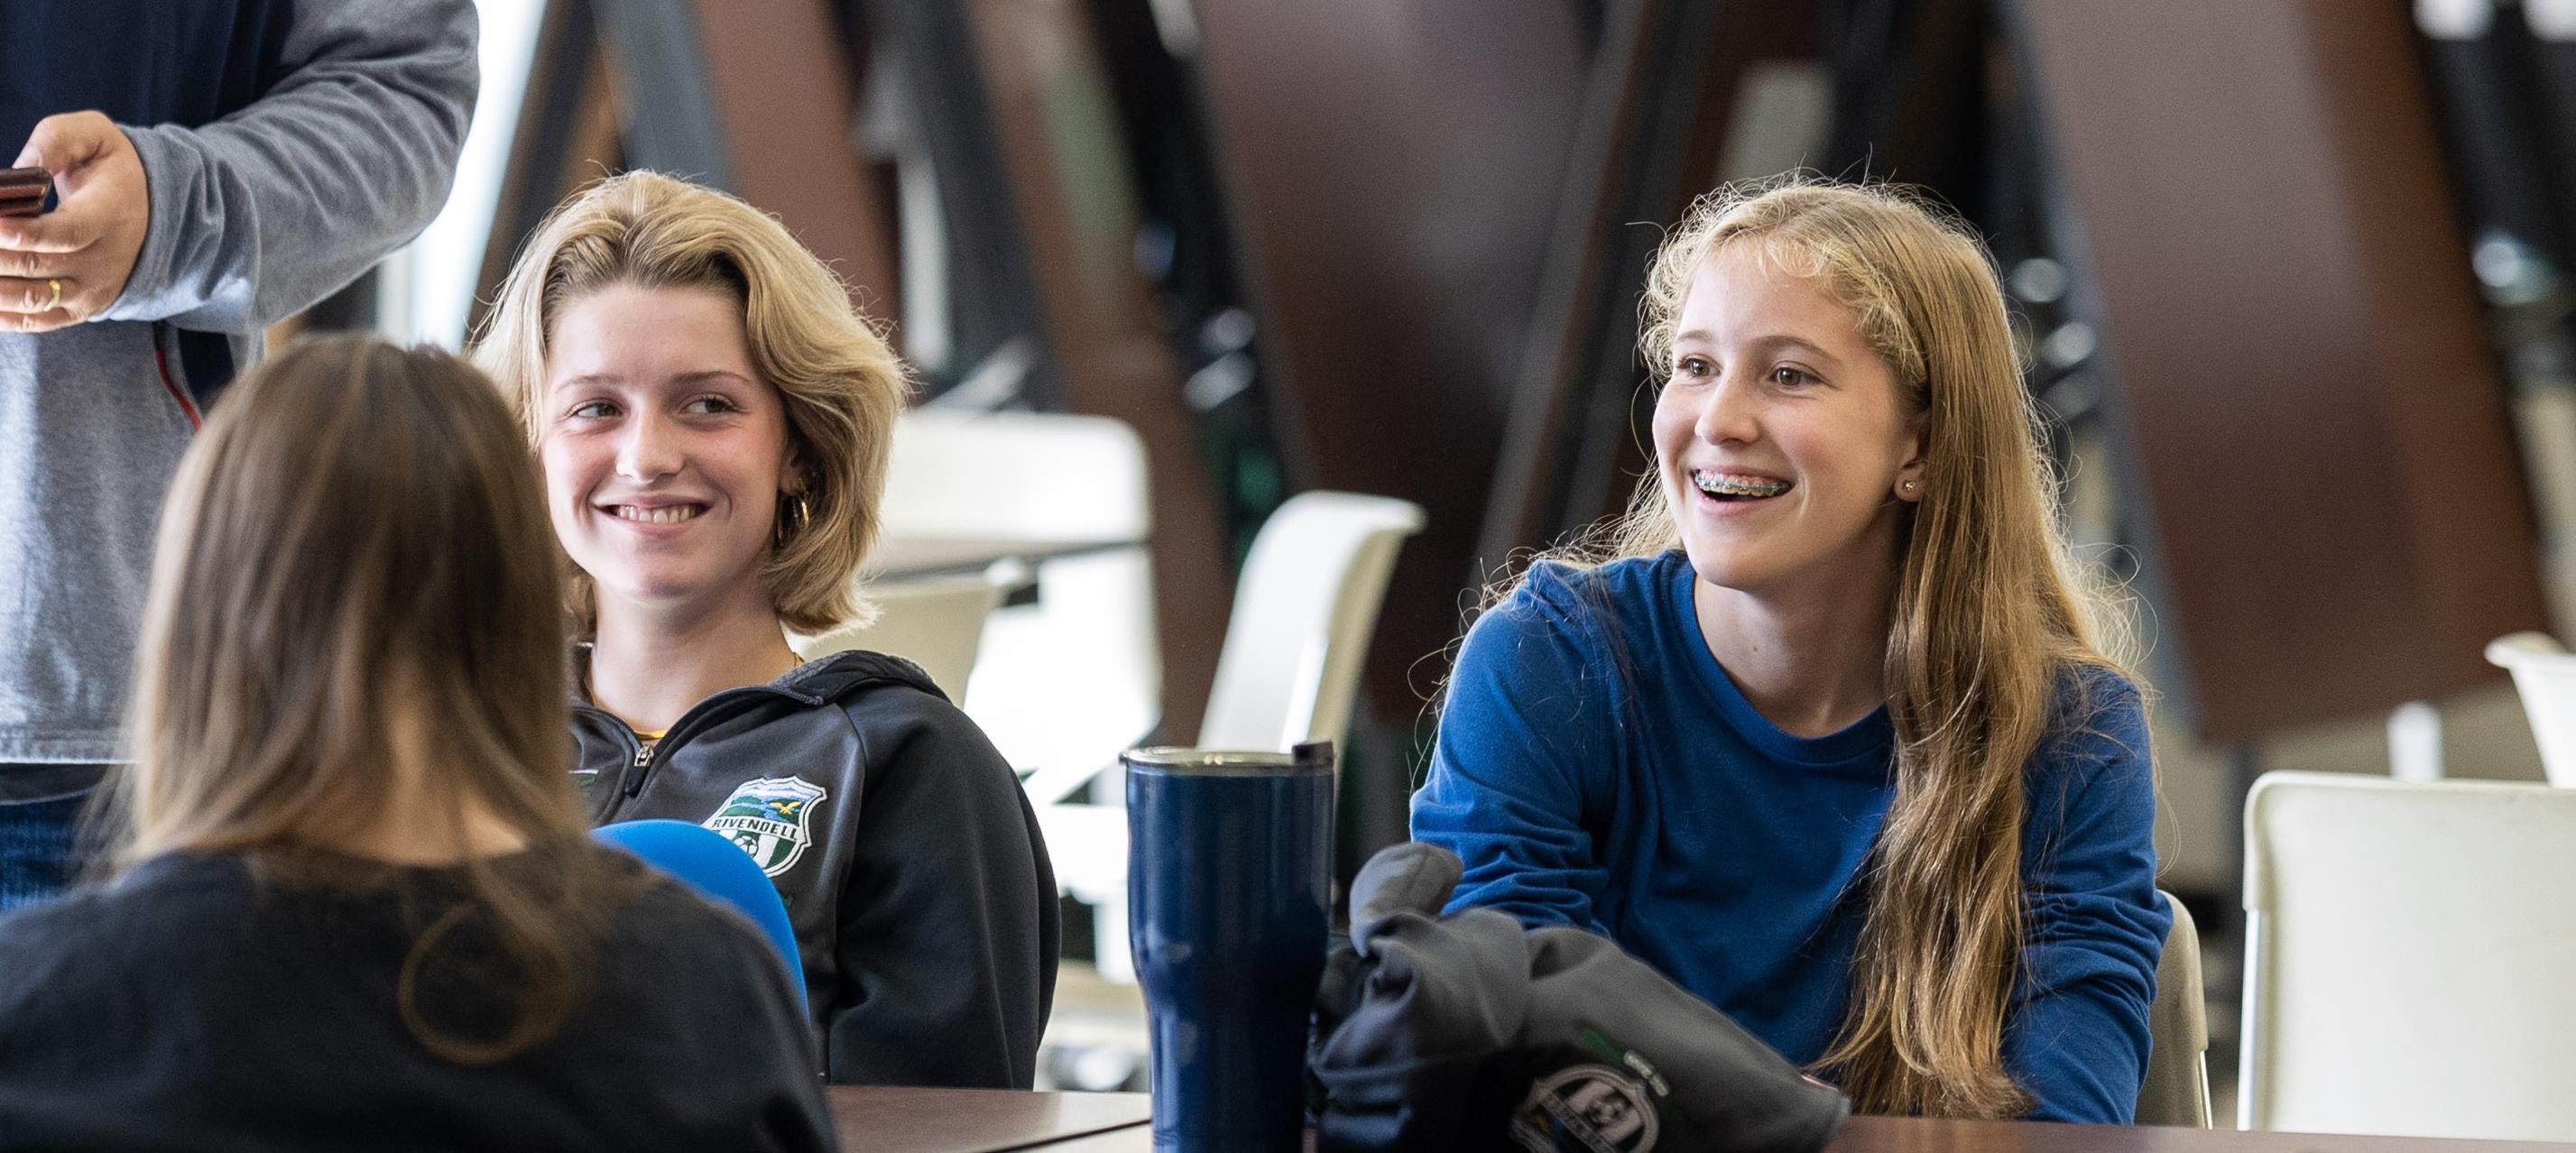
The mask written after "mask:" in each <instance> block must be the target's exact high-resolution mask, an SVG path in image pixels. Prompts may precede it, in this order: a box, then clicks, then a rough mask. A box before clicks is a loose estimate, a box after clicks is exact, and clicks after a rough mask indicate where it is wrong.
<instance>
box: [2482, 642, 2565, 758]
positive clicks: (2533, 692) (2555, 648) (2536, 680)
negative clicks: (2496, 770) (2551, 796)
mask: <svg viewBox="0 0 2576 1153" xmlns="http://www.w3.org/2000/svg"><path fill="white" fill-rule="evenodd" d="M2487 661H2488V662H2489V663H2491V664H2495V665H2499V666H2501V667H2503V668H2505V669H2507V670H2509V671H2511V672H2512V673H2513V688H2514V691H2515V692H2516V693H2518V694H2520V695H2521V697H2522V711H2523V712H2524V713H2525V714H2527V715H2528V716H2530V718H2531V735H2532V737H2533V739H2535V740H2537V741H2539V742H2540V767H2541V769H2542V770H2543V771H2545V772H2547V773H2548V774H2549V783H2550V784H2553V785H2556V786H2558V787H2560V788H2562V789H2576V653H2569V652H2568V651H2567V648H2566V646H2564V645H2561V644H2559V643H2558V641H2557V640H2556V639H2554V638H2552V637H2551V636H2550V635H2549V634H2547V633H2514V634H2511V635H2509V636H2501V637H2497V638H2496V639H2495V640H2493V641H2490V642H2488V644H2487Z"/></svg>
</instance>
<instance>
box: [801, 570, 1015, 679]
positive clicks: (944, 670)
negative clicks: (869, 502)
mask: <svg viewBox="0 0 2576 1153" xmlns="http://www.w3.org/2000/svg"><path fill="white" fill-rule="evenodd" d="M996 567H997V568H1002V567H1009V568H1016V567H1017V566H1014V565H1009V563H1008V562H1005V563H1004V565H999V566H996ZM1011 583H1012V579H1011V577H1010V576H1008V575H1007V574H997V573H987V574H968V575H964V576H947V577H917V578H914V579H911V580H901V581H884V582H876V583H870V584H867V585H864V586H862V589H861V591H862V592H863V593H864V594H865V595H866V597H867V598H868V599H869V600H870V601H873V602H875V604H876V608H877V617H876V619H875V620H874V621H872V622H870V623H868V624H864V625H853V626H850V627H848V628H843V629H835V630H833V631H832V632H828V633H825V634H823V635H821V636H815V637H801V636H794V635H791V636H789V637H788V639H787V643H788V647H790V648H793V649H795V650H796V655H797V656H799V657H802V658H804V659H806V660H809V661H810V660H813V659H815V658H817V657H823V656H828V655H830V654H832V653H837V652H844V651H847V650H850V649H869V650H873V651H876V652H881V653H887V654H890V655H893V656H898V657H902V658H904V659H906V660H909V661H911V662H912V663H914V664H917V665H920V666H921V669H922V671H923V672H926V673H929V674H930V679H931V681H932V683H934V684H937V685H938V686H939V691H940V692H942V693H945V694H947V695H948V699H949V700H950V701H952V702H962V701H964V700H965V699H966V679H967V676H968V674H970V673H972V672H973V671H974V668H975V654H976V652H977V650H978V649H979V648H980V647H981V645H982V644H983V640H984V623H985V622H986V621H987V620H990V619H991V618H992V615H993V609H994V608H995V607H996V606H998V605H1000V604H1001V603H1002V594H1003V592H1004V590H1006V589H1007V588H1008V587H1009V585H1010V584H1011Z"/></svg>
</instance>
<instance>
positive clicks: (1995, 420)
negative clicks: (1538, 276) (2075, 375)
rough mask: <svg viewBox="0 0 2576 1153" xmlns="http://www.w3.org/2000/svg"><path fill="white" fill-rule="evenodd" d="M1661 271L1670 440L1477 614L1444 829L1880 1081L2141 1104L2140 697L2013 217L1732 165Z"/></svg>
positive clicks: (2158, 940) (2006, 1111) (1857, 1086)
mask: <svg viewBox="0 0 2576 1153" xmlns="http://www.w3.org/2000/svg"><path fill="white" fill-rule="evenodd" d="M1642 311H1643V315H1644V319H1645V322H1646V324H1645V334H1644V340H1643V342H1642V343H1643V345H1644V349H1645V352H1646V355H1647V356H1648V358H1649V363H1650V364H1651V365H1652V367H1653V369H1654V371H1655V372H1656V373H1657V374H1658V375H1659V376H1661V377H1662V378H1663V385H1662V391H1661V393H1660V395H1659V397H1658V400H1657V403H1656V407H1655V413H1654V418H1653V434H1652V435H1653V443H1654V447H1655V469H1654V471H1653V473H1651V474H1650V475H1649V476H1647V477H1646V478H1645V480H1644V482H1643V483H1642V484H1641V485H1640V486H1639V489H1638V493H1637V497H1636V500H1635V502H1634V504H1633V506H1632V511H1631V512H1630V513H1629V514H1628V515H1627V516H1626V517H1625V518H1623V519H1622V520H1620V521H1618V522H1616V523H1613V524H1610V525H1607V526H1605V527H1604V528H1603V529H1602V530H1601V531H1599V532H1598V533H1597V534H1595V536H1594V537H1593V538H1592V539H1591V540H1590V541H1588V542H1586V543H1584V544H1581V545H1578V546H1577V547H1574V548H1570V549H1566V550H1563V551H1560V552H1558V553H1555V554H1552V555H1550V556H1547V557H1545V558H1542V559H1541V560H1540V561H1539V562H1538V563H1536V564H1533V565H1532V566H1531V567H1530V568H1529V569H1528V570H1527V571H1526V573H1525V574H1524V575H1523V576H1522V577H1521V579H1520V580H1519V582H1518V584H1517V587H1514V588H1513V589H1511V591H1510V593H1509V595H1508V596H1507V597H1505V598H1503V599H1502V600H1501V601H1500V603H1499V604H1497V605H1496V606H1495V607H1493V608H1492V609H1491V610H1490V611H1488V612H1486V613H1485V614H1483V616H1482V617H1481V618H1480V619H1479V620H1478V621H1477V622H1476V624H1475V625H1474V627H1473V628H1472V629H1471V630H1470V631H1469V634H1468V637H1467V640H1466V643H1465V645H1464V646H1463V648H1462V650H1461V652H1460V655H1459V658H1458V664H1457V668H1456V671H1455V673H1454V674H1453V676H1452V680H1451V684H1450V688H1449V691H1448V696H1447V700H1446V704H1445V707H1444V712H1443V715H1442V719H1441V726H1440V735H1439V740H1438V744H1437V746H1436V748H1435V751H1434V754H1433V760H1432V766H1431V770H1430V776H1429V780H1428V783H1427V785H1426V787H1425V788H1424V789H1423V790H1422V791H1421V792H1420V793H1419V794H1418V795H1417V796H1416V798H1415V800H1414V806H1413V828H1414V834H1415V836H1417V837H1418V838H1420V839H1423V840H1428V841H1433V842H1437V843H1440V844H1443V845H1446V846H1448V847H1450V848H1452V849H1454V850H1455V851H1457V852H1458V854H1459V855H1460V856H1461V857H1462V858H1463V859H1464V861H1465V863H1466V877H1465V881H1464V883H1463V884H1462V885H1461V887H1460V890H1459V895H1458V897H1457V902H1458V903H1459V904H1462V905H1470V904H1472V905H1488V906H1493V907H1497V908H1501V909H1505V910H1507V911H1510V912H1512V913H1514V914H1516V915H1518V916H1520V917H1521V918H1522V919H1523V920H1524V921H1526V922H1528V923H1531V924H1546V923H1570V924H1574V925H1578V926H1582V927H1585V928H1589V929H1593V930H1595V931H1598V932H1602V933H1605V934H1607V935H1609V936H1611V937H1614V938H1616V939H1618V940H1619V941H1620V942H1621V943H1622V944H1624V945H1626V946H1627V947H1628V948H1629V949H1630V950H1631V951H1633V952H1635V953H1637V954H1639V955H1640V956H1642V957H1643V958H1644V959H1646V960H1647V961H1649V962H1651V963H1653V964H1655V965H1656V966H1658V967H1659V968H1660V969H1661V970H1662V971H1663V972H1664V973H1665V974H1666V975H1668V976H1670V977H1671V978H1673V979H1674V980H1675V981H1676V982H1678V983H1680V984H1681V985H1682V986H1684V987H1685V988H1688V989H1690V990H1691V991H1692V992H1694V993H1696V994H1698V995H1699V996H1701V997H1702V998H1704V999H1706V1000H1708V1001H1709V1002H1711V1003H1712V1004H1714V1005H1716V1006H1717V1007H1718V1008H1720V1009H1723V1010H1725V1011H1727V1012H1728V1013H1730V1014H1732V1015H1733V1016H1735V1017H1736V1019H1738V1020H1739V1021H1741V1022H1742V1023H1743V1024H1745V1025H1746V1026H1747V1027H1748V1028H1750V1029H1752V1030H1753V1031H1754V1032H1755V1033H1756V1034H1758V1035H1760V1036H1762V1037H1763V1038H1765V1039H1766V1040H1768V1041H1769V1042H1770V1043H1771V1044H1772V1045H1773V1046H1775V1047H1777V1048H1778V1049H1780V1050H1781V1051H1782V1052H1783V1053H1785V1054H1787V1055H1788V1056H1789V1057H1790V1058H1791V1059H1793V1060H1795V1061H1797V1062H1799V1063H1801V1064H1805V1065H1807V1066H1809V1067H1810V1068H1811V1069H1812V1070H1814V1071H1815V1072H1817V1073H1818V1074H1819V1075H1820V1076H1823V1077H1825V1078H1827V1079H1829V1080H1832V1081H1834V1082H1836V1083H1837V1084H1839V1085H1840V1086H1841V1087H1843V1088H1844V1089H1845V1090H1847V1091H1848V1092H1850V1093H1851V1094H1852V1096H1853V1098H1854V1101H1855V1104H1856V1105H1857V1106H1858V1107H1859V1108H1860V1109H1862V1110H1864V1111H1870V1112H1886V1113H1921V1114H1929V1115H1935V1116H1963V1117H2004V1116H2033V1117H2044V1118H2058V1119H2068V1120H2085V1121H2119V1122H2125V1121H2127V1120H2128V1119H2129V1117H2130V1114H2131V1112H2132V1110H2133V1108H2134V1106H2135V1100H2136V1095H2137V1092H2138V1089H2139V1087H2140V1084H2141V1082H2142V1080H2143V1077H2144V1069H2145V1061H2146V1056H2147V1043H2148V1039H2147V1009H2148V1005H2149V1003H2150V1001H2151V1000H2152V999H2153V996H2154V987H2155V971H2156V962H2157V958H2158V954H2159V953H2160V951H2161V949H2162V943H2163V939H2164V933H2165V930H2166V927H2167V925H2168V924H2169V920H2170V913H2169V912H2168V911H2167V910H2166V909H2164V908H2163V906H2162V904H2161V902H2160V899H2159V898H2158V896H2157V894H2156V892H2155V889H2154V874H2155V854H2154V848H2153V845H2152V843H2151V837H2150V833H2151V826H2152V823H2153V818H2154V812H2155V801H2154V788H2153V778H2152V772H2151V769H2150V763H2149V757H2148V749H2147V736H2146V727H2145V719H2144V715H2143V711H2142V705H2141V701H2140V694H2139V690H2138V689H2137V688H2136V687H2135V685H2134V684H2133V682H2132V680H2131V679H2130V678H2129V676H2128V675H2127V674H2125V673H2124V672H2123V671H2122V670H2121V668H2120V666H2119V665H2118V664H2116V663H2115V662H2114V661H2113V660H2112V659H2111V658H2110V657H2108V656H2106V655H2105V654H2104V652H2103V651H2102V647H2101V645H2100V643H2099V642H2098V641H2097V640H2096V632H2095V626H2094V623H2093V622H2094V618H2095V615H2096V613H2095V606H2094V598H2093V596H2092V595H2091V594H2090V593H2088V591H2087V586H2086V584H2085V582H2084V581H2083V579H2082V578H2081V576H2080V575H2079V571H2078V568H2077V566H2076V565H2075V564H2074V563H2072V562H2071V561H2070V559H2069V556H2068V552H2067V548H2066V545H2065V543H2064V541H2063V539H2062V537H2061V535H2060V532H2059V530H2058V528H2057V523H2056V519H2055V516H2054V512H2053V503H2052V502H2053V495H2054V490H2053V484H2052V481H2051V478H2050V474H2049V470H2048V467H2047V463H2046V461H2045V459H2044V458H2043V456H2042V455H2041V453H2040V449H2039V443H2040V442H2039V438H2038V435H2037V432H2036V425H2035V422H2034V419H2033V414H2032V410H2031V407H2030V405H2029V403H2028V401H2027V400H2026V399H2025V397H2024V394H2023V390H2022V385H2021V377H2020V373H2019V372H2018V370H2017V366H2016V364H2015V360H2014V354H2013V346H2012V340H2011V335H2010V331H2009V328H2008V325H2007V321H2006V314H2005V305H2004V301H2003V295H2002V291H2001V289H2000V287H1999V285H1998V283H1997V280H1996V277H1995V272H1994V269H1993V266H1992V263H1991V261H1990V259H1989V257H1988V256H1987V254H1986V252H1985V250H1984V249H1983V247H1982V246H1981V245H1980V243H1979V242H1978V241H1977V239H1976V238H1975V236H1974V235H1973V234H1972V233H1970V232H1969V231H1968V230H1967V229H1965V228H1964V227H1962V226H1961V225H1959V224H1957V223H1955V222H1952V221H1949V220H1945V219H1943V218H1941V217H1939V216H1937V215H1936V214H1934V213H1933V212H1931V211H1929V210H1927V209H1925V208H1924V207H1922V206H1921V205H1920V204H1919V203H1918V202H1916V201H1915V200H1914V199H1912V198H1911V197H1909V196H1906V195H1904V194H1902V193H1899V192H1897V191H1894V190H1891V189H1888V188H1883V187H1853V186H1846V185H1838V184H1826V183H1813V182H1794V181H1793V182H1787V183H1780V184H1775V185H1774V186H1771V187H1767V188H1739V189H1729V190H1724V191H1721V192H1719V193H1717V194H1714V195H1712V196H1710V197H1708V198H1705V199H1703V200H1702V201H1701V202H1700V203H1699V204H1698V205H1696V206H1694V208H1693V210H1692V212H1691V214H1690V216H1689V217H1688V219H1686V220H1685V221H1684V222H1683V224H1682V225H1681V227H1680V228H1678V229H1677V230H1676V231H1675V232H1674V233H1673V235H1672V236H1671V238H1670V239H1669V240H1668V241H1667V242H1666V243H1665V245H1664V246H1663V248H1662V249H1661V250H1660V251H1659V252H1658V254H1657V255H1656V258H1655V261H1654V263H1653V265H1652V268H1651V271H1650V276H1649V285H1648V288H1647V292H1646V297H1645V300H1644V303H1643V306H1642Z"/></svg>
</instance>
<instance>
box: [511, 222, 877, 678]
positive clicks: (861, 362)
mask: <svg viewBox="0 0 2576 1153" xmlns="http://www.w3.org/2000/svg"><path fill="white" fill-rule="evenodd" d="M620 285H631V286H634V287H637V288H648V289H650V288H703V289H711V290H713V291H716V292H720V293H723V294H724V295H725V296H727V297H730V298H731V299H733V300H734V301H735V302H736V303H737V304H738V305H739V306H740V307H741V308H742V316H743V331H744V333H745V335H746V337H747V338H748V340H749V343H750V346H751V347H750V353H751V363H752V367H753V369H754V370H755V371H757V372H758V373H759V374H760V377H761V379H762V380H765V381H767V382H768V383H769V384H770V385H771V386H772V387H774V388H776V389H777V390H778V392H779V395H780V396H782V397H784V398H785V399H786V408H787V437H788V444H789V448H790V451H791V452H792V453H793V454H794V458H795V460H796V461H797V463H798V465H799V466H800V467H801V469H802V471H803V473H804V476H805V488H804V491H803V492H801V493H798V494H797V495H796V496H794V497H788V498H785V499H784V500H782V507H781V508H780V509H779V510H778V515H779V516H780V524H781V525H782V526H788V527H786V528H783V529H782V531H781V532H780V533H779V534H778V542H779V543H778V544H777V546H776V547H775V548H773V549H771V550H770V555H769V558H768V559H767V560H766V561H765V562H764V563H763V564H762V565H761V568H760V581H761V584H762V586H763V587H764V588H765V589H766V590H767V591H768V593H769V603H770V604H771V605H772V606H773V607H775V608H776V610H777V612H778V619H779V620H780V621H781V622H782V623H784V624H785V625H786V626H787V627H788V628H790V629H794V630H795V631H797V632H800V633H808V634H811V633H821V632H828V631H830V630H831V629H834V628H837V627H839V626H841V625H844V624H850V623H856V622H863V621H864V620H866V619H867V617H868V616H869V615H870V614H869V613H868V611H867V607H866V606H865V605H864V604H862V603H861V602H860V600H859V598H858V591H857V586H856V583H855V582H856V578H857V576H858V571H859V564H860V562H861V561H863V560H865V559H866V558H867V554H868V550H869V548H871V547H872V546H874V545H875V543H876V536H877V524H878V518H877V501H878V498H879V497H880V496H881V495H883V493H884V490H885V469H886V457H887V452H888V448H887V446H888V445H889V444H890V443H891V442H892V440H893V437H894V421H895V415H896V414H897V413H898V412H900V411H901V410H902V408H903V401H904V397H905V395H906V393H907V392H908V391H909V390H910V388H911V384H910V381H909V379H908V378H907V377H906V375H905V373H904V367H903V362H902V361H900V360H898V359H896V357H895V354H894V350H893V349H891V348H889V347H888V346H887V344H886V341H885V338H884V336H883V335H881V334H879V333H878V332H877V330H876V328H875V327H874V326H872V325H871V324H869V323H868V321H867V320H866V319H865V318H863V317H861V316H860V315H859V314H858V312H857V311H856V310H855V309H853V308H852V307H851V305H850V297H849V291H848V289H847V288H846V287H844V286H843V284H842V283H841V280H840V278H839V277H837V276H834V275H833V274H832V270H831V269H829V268H827V267H825V266H824V264H823V262H822V261H820V260H818V259H815V257H814V254H813V253H811V252H808V251H806V250H805V247H804V246H803V245H801V244H798V243H797V242H796V238H795V237H794V236H791V235H789V234H788V231H787V229H786V227H785V226H783V225H781V224H779V223H778V221H776V220H774V219H772V218H770V217H769V216H766V215H764V214H762V213H761V212H759V211H757V210H755V209H753V208H752V207H751V206H750V205H748V204H745V203H743V202H742V201H740V200H737V199H734V198H733V197H731V196H727V195H725V194H724V193H721V192H718V191H715V190H714V189H711V188H704V187H700V186H698V185H695V184H690V183H687V182H685V181H680V180H674V179H671V178H670V177H667V176H663V175H661V174H659V173H655V172H640V171H639V172H627V173H623V174H621V175H617V176H612V177H609V178H607V179H605V180H602V181H600V182H598V183H596V184H593V185H591V186H590V187H589V188H587V189H584V190H583V191H582V192H580V193H578V194H576V195H575V196H574V197H573V198H572V199H570V200H567V201H565V202H564V203H563V204H562V205H561V206H560V207H557V208H556V209H555V210H554V212H553V213H552V214H551V215H549V216H548V217H547V218H546V222H545V224H544V225H542V226H541V227H539V228H538V229H537V233H536V235H535V237H534V238H532V239H530V240H529V241H528V247H527V249H526V251H524V252H521V253H520V254H519V259H518V262H517V263H516V264H515V265H513V266H512V267H511V269H510V276H509V279H508V280H506V281H505V282H503V284H502V286H501V299H500V305H499V307H497V308H495V309H494V310H493V313H492V318H491V320H490V321H489V323H487V324H486V325H485V326H484V330H483V332H482V334H481V335H480V336H479V337H478V338H477V339H476V341H475V359H476V361H477V362H478V363H479V364H481V365H482V366H483V368H484V370H485V371H487V372H489V373H491V374H492V377H493V379H495V380H497V381H499V382H500V384H501V390H502V393H503V394H504V395H505V396H507V397H508V398H509V400H510V404H511V407H512V408H514V409H515V410H517V412H518V414H519V419H520V422H521V424H522V426H523V427H524V428H525V430H526V436H527V439H528V442H529V443H530V444H534V443H536V442H537V440H538V438H540V437H542V436H543V435H544V433H545V427H546V413H545V390H546V358H547V353H548V351H549V349H550V348H551V346H552V345H551V342H552V340H553V338H554V327H555V323H556V321H557V320H559V319H561V317H562V316H563V313H564V310H565V309H567V308H570V307H571V306H572V305H573V304H574V303H576V302H578V301H580V300H581V299H583V298H584V297H587V296H590V295H592V294H594V293H597V292H600V291H602V290H605V289H609V288H614V287H617V286H620ZM798 500H802V501H803V502H804V510H803V511H802V512H800V513H797V514H795V515H789V509H790V508H792V507H793V506H794V505H795V503H796V502H797V501H798ZM555 547H557V552H558V555H561V550H560V547H559V546H555ZM563 564H564V568H565V574H566V598H565V607H566V609H567V610H568V611H569V612H570V613H571V615H572V619H573V624H574V628H575V630H576V631H578V632H580V633H583V634H585V635H586V634H588V633H589V632H590V631H591V630H592V629H594V628H595V627H597V624H598V600H597V596H596V590H595V587H594V586H593V585H592V583H591V580H590V577H589V575H588V574H586V573H583V572H582V571H581V570H580V569H578V568H575V567H573V566H572V562H571V560H570V558H569V557H566V558H565V559H564V561H563Z"/></svg>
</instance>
